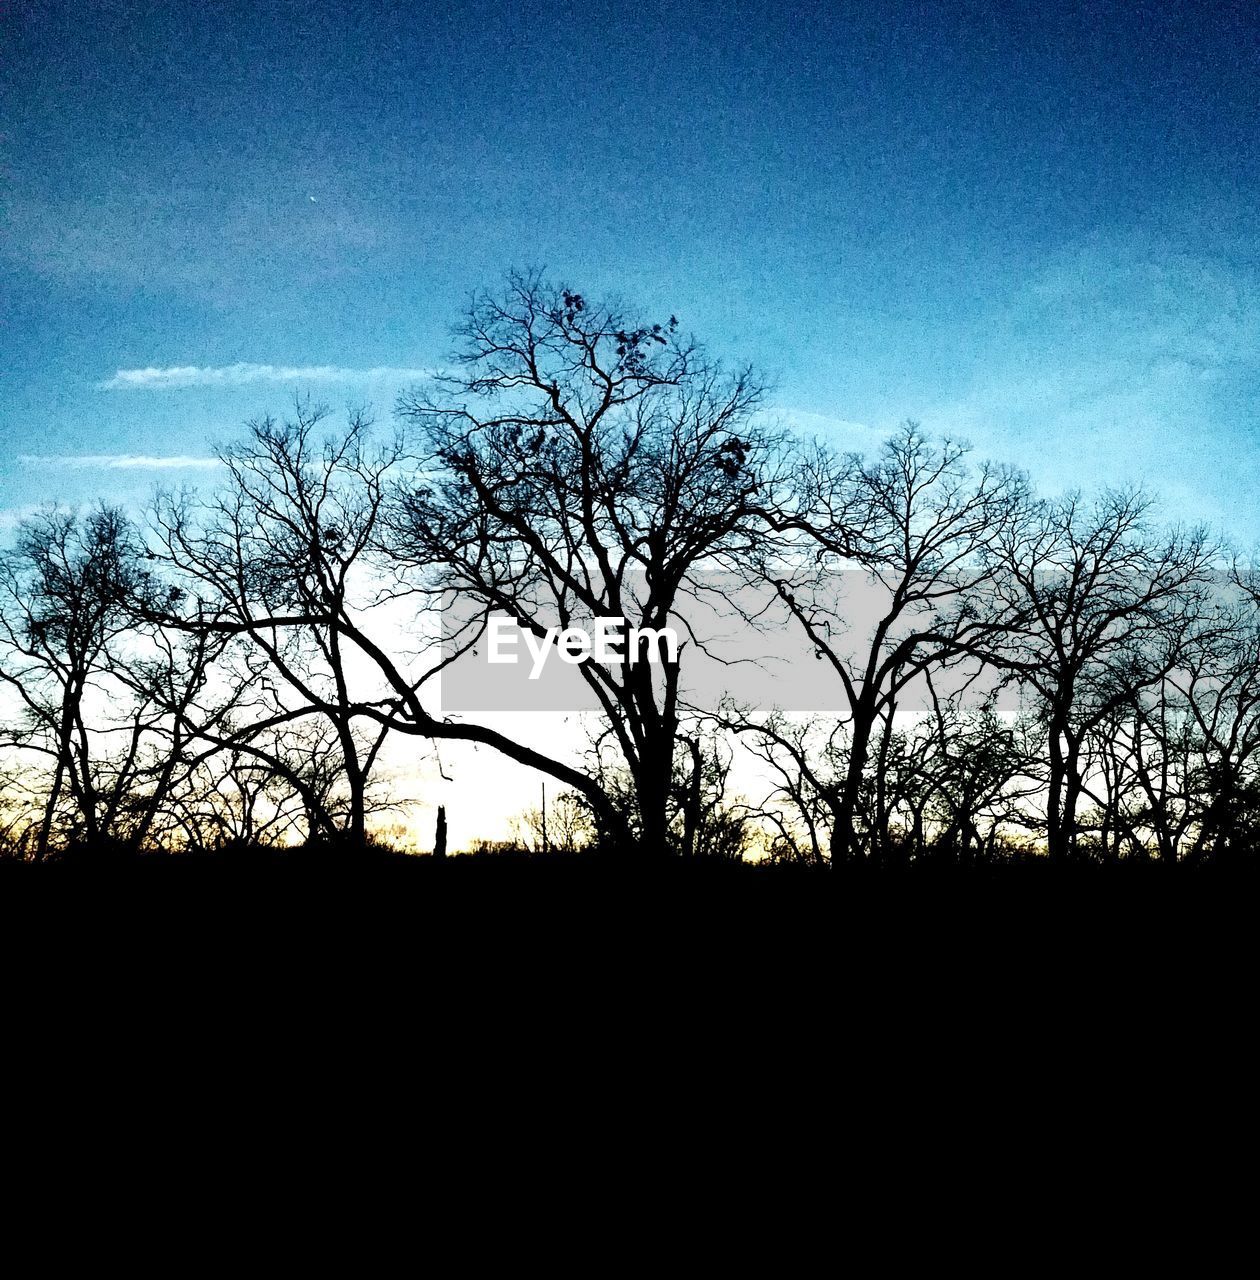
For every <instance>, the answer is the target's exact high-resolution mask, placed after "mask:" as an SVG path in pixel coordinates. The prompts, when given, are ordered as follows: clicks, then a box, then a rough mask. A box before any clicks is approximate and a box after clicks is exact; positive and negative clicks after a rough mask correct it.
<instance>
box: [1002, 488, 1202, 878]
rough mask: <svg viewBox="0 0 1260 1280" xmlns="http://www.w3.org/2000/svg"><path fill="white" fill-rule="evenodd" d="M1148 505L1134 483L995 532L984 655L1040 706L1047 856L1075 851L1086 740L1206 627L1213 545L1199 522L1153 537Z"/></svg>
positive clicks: (1058, 504) (1032, 512)
mask: <svg viewBox="0 0 1260 1280" xmlns="http://www.w3.org/2000/svg"><path fill="white" fill-rule="evenodd" d="M1151 508H1152V501H1151V499H1150V498H1149V497H1147V496H1146V495H1144V494H1142V493H1140V492H1138V491H1124V492H1117V491H1110V490H1109V491H1106V492H1104V493H1103V494H1101V495H1100V496H1099V497H1098V498H1097V499H1096V500H1094V501H1093V502H1086V501H1085V500H1084V499H1083V498H1081V497H1080V496H1079V495H1078V494H1072V495H1069V496H1068V497H1066V498H1062V499H1057V500H1053V501H1050V500H1043V501H1040V502H1036V503H1033V504H1031V505H1030V506H1029V507H1028V508H1027V511H1026V514H1025V516H1024V518H1023V519H1022V520H1021V521H1020V523H1018V524H1015V525H1012V524H1004V525H1002V526H1001V528H1000V537H1001V544H1000V556H1001V565H1002V570H1003V571H1002V572H1001V573H1000V574H995V575H994V576H993V577H992V579H991V580H990V581H991V584H992V596H993V600H994V602H995V604H996V614H997V615H1000V616H1001V617H1002V619H1003V629H1002V630H998V629H995V630H994V631H993V632H992V633H991V635H990V640H989V645H990V657H991V658H992V659H993V660H994V661H995V662H999V663H1001V664H1002V665H1003V666H1004V667H1005V668H1006V669H1007V670H1008V671H1009V672H1012V673H1013V674H1014V675H1015V676H1016V677H1017V678H1018V679H1019V680H1020V681H1021V682H1022V683H1023V684H1024V685H1025V686H1026V687H1027V688H1029V689H1030V690H1032V691H1033V692H1034V693H1035V695H1036V698H1037V700H1038V703H1039V706H1040V711H1041V714H1042V716H1043V723H1044V732H1045V743H1046V754H1047V762H1046V797H1045V804H1046V839H1047V845H1048V848H1049V851H1050V853H1051V855H1052V856H1053V857H1056V858H1067V857H1070V856H1072V854H1073V853H1074V852H1075V851H1076V847H1077V832H1078V817H1077V808H1078V804H1079V802H1080V800H1081V797H1082V794H1083V792H1084V789H1085V785H1086V767H1085V766H1086V758H1085V754H1084V752H1085V748H1086V743H1087V736H1088V735H1089V734H1090V732H1091V731H1092V730H1093V729H1095V728H1096V727H1097V726H1099V725H1101V724H1103V723H1105V722H1106V721H1107V720H1108V718H1109V717H1111V716H1112V715H1113V714H1114V713H1115V712H1116V711H1117V710H1118V709H1119V708H1123V707H1125V706H1130V707H1132V706H1133V705H1135V700H1136V699H1137V698H1138V696H1139V695H1140V694H1141V693H1143V692H1144V691H1148V690H1153V689H1156V688H1158V686H1159V685H1160V683H1161V682H1162V681H1163V680H1164V678H1165V677H1166V676H1167V675H1168V674H1169V673H1170V672H1171V671H1172V670H1174V668H1175V667H1176V666H1177V664H1178V662H1179V661H1180V659H1181V657H1182V655H1183V654H1184V653H1185V652H1186V651H1187V646H1188V645H1189V644H1190V643H1191V641H1192V639H1193V637H1194V636H1195V634H1196V632H1197V631H1198V629H1199V628H1200V627H1201V626H1202V625H1205V622H1204V614H1203V608H1204V600H1205V593H1206V589H1207V586H1208V584H1209V582H1210V569H1211V564H1212V560H1213V557H1214V555H1215V554H1216V549H1215V548H1214V546H1213V544H1212V543H1211V541H1210V540H1209V538H1208V536H1207V534H1206V533H1205V532H1204V531H1203V530H1201V529H1196V530H1191V531H1189V532H1173V533H1171V534H1161V533H1160V532H1159V531H1158V530H1157V529H1156V528H1155V527H1154V525H1153V522H1152V520H1151ZM1206 625H1210V622H1209V623H1206Z"/></svg>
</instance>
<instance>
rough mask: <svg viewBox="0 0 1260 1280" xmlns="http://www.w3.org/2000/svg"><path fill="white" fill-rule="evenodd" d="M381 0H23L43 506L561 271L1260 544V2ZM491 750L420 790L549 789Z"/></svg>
mask: <svg viewBox="0 0 1260 1280" xmlns="http://www.w3.org/2000/svg"><path fill="white" fill-rule="evenodd" d="M340 7H341V6H333V5H331V4H292V3H283V2H273V3H268V4H258V5H234V4H230V3H215V4H206V3H204V2H198V3H195V4H182V3H177V2H175V0H167V2H165V3H153V4H143V3H127V4H122V3H109V2H108V0H92V3H74V4H60V3H23V2H22V0H9V3H7V4H5V5H3V6H2V7H0V33H2V35H0V40H2V49H0V93H2V95H3V99H2V110H0V121H2V125H0V127H2V129H3V138H2V139H0V146H2V147H3V160H4V167H3V193H2V196H3V208H2V211H0V321H2V323H0V433H3V434H2V442H3V448H2V449H0V537H3V536H4V530H5V529H6V528H10V529H11V528H12V526H13V524H14V523H15V521H16V520H17V519H19V518H20V516H21V515H22V513H23V512H25V511H28V510H30V509H31V508H32V506H35V505H37V504H39V503H40V502H43V501H47V500H50V499H60V500H63V501H71V502H84V501H88V500H91V499H94V498H97V497H105V498H110V499H115V500H123V501H139V500H141V499H142V498H143V497H144V496H145V494H147V492H148V491H149V490H150V489H151V488H152V486H153V485H154V484H155V483H157V482H159V481H162V482H165V483H171V482H178V481H198V480H199V481H201V482H209V481H211V480H212V479H213V475H214V472H213V470H212V469H210V468H207V467H205V466H198V465H195V464H196V462H197V460H199V459H206V458H207V457H208V455H209V451H210V448H211V446H212V444H213V443H214V442H216V441H221V440H226V439H228V438H230V437H231V436H232V434H233V433H234V432H235V431H236V430H237V429H238V428H239V425H240V424H241V423H242V422H243V421H244V420H245V419H247V418H249V417H251V416H254V415H257V414H259V413H262V412H265V411H267V410H272V411H275V412H283V410H284V408H285V405H286V403H291V400H292V396H293V394H294V393H295V391H309V392H311V393H313V394H314V395H315V396H316V397H317V398H319V399H323V400H326V401H327V402H329V403H330V404H331V405H332V406H334V407H335V408H340V407H341V406H343V405H347V404H353V405H361V404H364V403H370V404H373V405H375V406H376V408H377V410H378V416H379V417H380V418H382V419H388V416H389V413H390V409H391V406H392V404H393V402H394V399H395V397H396V395H397V393H398V391H399V389H400V388H401V386H402V385H403V384H405V383H407V382H409V381H411V380H412V379H414V378H415V377H417V376H419V374H420V372H421V371H423V370H425V369H427V368H430V367H433V366H434V365H437V364H440V363H441V362H442V361H443V358H444V356H445V355H446V353H447V351H448V347H449V337H448V328H449V325H450V324H451V323H452V322H453V321H454V320H455V319H456V318H457V316H458V313H459V311H460V309H461V307H462V305H463V302H464V299H465V298H466V296H467V294H468V293H469V291H470V290H472V289H473V288H476V287H479V286H483V285H486V284H491V283H493V282H495V281H496V280H497V279H498V278H499V277H500V276H501V275H502V273H503V272H504V271H505V270H506V269H507V268H508V267H510V266H513V265H517V266H528V265H545V266H547V267H548V268H549V269H550V271H551V272H552V273H553V275H555V276H557V277H559V278H560V279H562V280H563V281H564V282H566V283H568V284H570V285H571V286H572V287H575V288H578V289H580V290H582V291H584V292H588V293H599V292H602V291H607V290H615V291H619V292H621V293H623V294H625V295H626V296H627V297H630V298H634V299H639V300H641V301H642V303H643V304H644V305H645V306H646V307H647V308H648V309H649V310H650V311H652V312H654V313H655V314H656V315H659V316H665V315H668V314H669V313H670V312H674V313H676V314H677V315H678V316H679V317H680V318H681V320H682V322H683V324H684V327H685V328H688V329H690V330H692V331H694V332H695V333H697V334H698V335H700V336H701V337H703V338H705V339H706V340H707V341H708V342H709V343H710V345H711V346H712V347H713V348H715V349H716V350H717V351H719V352H722V353H726V354H729V355H730V356H732V357H748V358H752V359H754V360H755V361H757V362H758V363H759V364H760V365H761V366H762V367H763V368H764V369H765V370H766V371H767V372H768V373H769V374H771V375H772V376H773V377H774V379H775V380H776V383H777V390H776V392H775V395H774V404H775V406H776V407H777V409H778V410H779V411H780V412H781V413H782V414H783V416H784V417H785V418H786V419H788V420H789V421H792V422H795V423H796V424H797V425H798V426H800V427H802V428H804V429H806V430H809V431H812V432H818V433H822V434H827V435H830V436H832V437H833V438H834V439H836V440H837V441H840V442H841V443H843V444H845V445H846V446H851V445H860V446H864V447H865V446H870V445H871V444H874V443H876V442H878V440H879V439H880V438H881V436H882V434H883V433H884V432H885V431H886V430H887V429H888V428H889V427H891V426H892V425H894V424H895V423H896V422H897V421H899V420H900V419H902V418H904V417H916V418H919V419H920V420H921V421H922V422H923V423H924V424H925V425H926V426H927V427H929V428H930V429H932V430H935V431H947V430H948V431H954V432H960V433H963V434H965V435H967V436H969V437H970V438H971V439H972V440H973V441H974V443H975V444H976V445H977V447H978V448H979V449H980V450H981V451H982V452H983V453H985V454H987V455H989V456H993V457H996V458H998V459H1000V460H1003V461H1010V462H1014V463H1018V464H1020V465H1023V466H1025V467H1027V468H1028V469H1029V470H1030V471H1031V472H1032V473H1033V475H1034V477H1035V478H1036V479H1037V480H1038V481H1039V482H1040V483H1041V484H1042V486H1043V487H1045V488H1047V489H1051V488H1061V487H1065V486H1069V485H1082V486H1086V487H1089V486H1092V485H1096V484H1099V483H1103V482H1111V483H1119V482H1123V481H1126V480H1133V479H1143V480H1145V481H1147V482H1148V483H1149V484H1150V485H1152V486H1153V487H1155V488H1156V489H1158V490H1160V491H1162V492H1163V493H1164V495H1165V496H1166V498H1167V510H1168V512H1169V514H1170V515H1174V516H1178V517H1184V518H1190V519H1198V518H1205V519H1207V520H1209V521H1211V522H1213V523H1214V524H1216V525H1217V526H1218V527H1220V528H1222V529H1224V530H1227V531H1228V532H1230V533H1231V534H1232V536H1234V537H1235V538H1236V539H1237V540H1238V541H1240V542H1241V543H1243V544H1249V543H1251V542H1253V541H1260V518H1257V514H1256V505H1255V502H1254V500H1253V495H1254V493H1255V490H1256V482H1257V479H1258V478H1260V477H1258V466H1257V457H1258V450H1257V432H1258V429H1260V287H1258V286H1260V258H1258V254H1257V245H1258V244H1260V237H1258V235H1257V233H1258V231H1260V212H1258V211H1260V155H1258V149H1257V144H1258V140H1260V65H1258V58H1260V5H1257V4H1256V3H1255V2H1254V0H1237V2H1236V3H1229V2H1227V0H1214V2H1212V3H1209V2H1207V0H1203V2H1201V3H1197V4H1184V5H1179V4H1176V3H1159V4H1156V3H1139V2H1137V0H1133V2H1131V3H1126V4H1114V3H1094V4H1083V3H1080V4H1067V3H1059V2H1057V0H1047V2H1046V3H1041V4H1038V5H1035V6H1033V5H1028V6H1024V5H1016V4H1002V5H998V4H993V5H988V4H981V3H949V2H948V0H931V2H928V0H922V2H919V3H887V4H880V3H876V2H874V0H863V3H858V4H850V3H832V4H822V3H816V4H812V5H793V4H790V3H782V2H780V3H773V4H764V5H760V4H723V5H708V6H706V5H701V4H689V3H686V2H685V0H682V2H677V3H669V4H660V3H652V2H641V3H636V4H633V5H626V4H616V5H606V4H603V3H599V2H598V0H585V2H584V3H581V4H571V5H561V4H534V5H524V4H507V3H500V4H460V3H452V4H445V5H440V6H439V5H426V4H409V5H408V4H384V3H357V4H355V5H347V6H344V8H345V9H346V10H347V11H348V12H346V13H337V12H335V10H336V9H338V8H340ZM172 369H174V370H180V371H182V372H178V373H171V372H169V371H170V370H172ZM145 371H158V372H156V373H154V372H145ZM500 727H504V728H507V729H508V731H509V732H511V731H513V729H512V728H511V727H510V726H507V725H502V726H500ZM517 728H519V726H517ZM554 731H555V727H554V726H552V728H551V729H550V730H549V729H548V728H547V726H545V725H543V726H541V727H540V728H539V732H540V733H542V734H544V735H545V734H546V733H548V732H554ZM525 736H526V737H527V738H529V737H532V736H534V735H533V734H532V733H527V734H526V735H525ZM458 752H459V749H458V748H451V750H450V752H449V753H448V755H447V762H448V767H449V766H450V764H451V760H452V758H453V757H455V756H457V755H458ZM462 776H463V778H464V779H465V781H464V782H462V783H459V784H446V783H441V784H440V785H438V784H436V783H435V782H434V779H433V776H432V773H431V771H430V772H429V776H428V778H427V781H425V780H422V781H421V783H418V784H417V785H418V786H419V789H420V791H421V792H422V793H423V795H424V798H425V805H426V806H431V805H432V804H435V803H437V802H439V801H443V800H444V801H445V802H446V803H448V805H451V807H452V814H453V818H452V839H453V840H454V841H456V842H457V843H458V842H459V841H462V840H466V839H468V838H470V837H471V835H473V834H476V833H477V832H476V831H474V829H473V826H472V821H473V819H472V817H470V816H469V815H473V816H476V817H477V820H478V822H479V823H480V824H481V826H480V830H481V833H482V834H485V833H486V831H487V827H486V824H487V823H489V824H490V827H491V828H493V827H494V825H495V824H496V823H498V824H499V826H500V829H501V830H502V828H503V824H505V823H506V822H507V820H508V817H509V816H510V814H511V813H514V812H516V811H519V809H520V808H521V807H523V805H525V804H528V803H531V802H535V801H536V799H537V786H538V779H537V776H536V775H532V774H530V773H528V771H524V770H520V769H515V768H509V767H503V768H501V769H500V768H491V767H489V766H487V765H486V764H485V762H482V764H481V765H479V766H478V768H476V769H472V770H465V771H463V773H462ZM492 776H493V777H494V778H495V782H494V785H493V788H491V786H490V784H489V783H488V782H487V779H488V778H490V777H492ZM458 786H465V787H469V788H471V789H470V790H468V791H466V792H464V793H460V792H459V791H458V789H457V787H458ZM490 790H493V791H494V794H495V796H496V797H497V801H496V804H495V805H491V806H490V807H492V808H495V809H496V812H495V813H494V814H491V813H490V812H489V810H488V808H487V805H489V804H490V802H489V801H488V800H487V799H486V798H485V797H486V796H487V795H488V793H489V791H490ZM425 812H426V813H427V812H428V810H427V808H426V810H425ZM424 821H425V822H426V823H427V822H430V821H431V815H429V816H428V817H425V818H424ZM426 829H427V827H426ZM491 833H493V831H492V832H491Z"/></svg>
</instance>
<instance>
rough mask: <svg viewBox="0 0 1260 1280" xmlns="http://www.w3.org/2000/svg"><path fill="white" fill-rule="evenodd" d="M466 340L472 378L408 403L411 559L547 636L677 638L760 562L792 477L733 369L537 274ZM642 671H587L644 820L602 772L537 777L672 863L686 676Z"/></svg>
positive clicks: (660, 328)
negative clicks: (585, 632)
mask: <svg viewBox="0 0 1260 1280" xmlns="http://www.w3.org/2000/svg"><path fill="white" fill-rule="evenodd" d="M458 332H459V336H460V338H461V339H462V342H463V346H462V349H461V351H460V353H459V356H458V361H459V363H460V364H461V365H462V366H463V368H462V371H461V372H459V373H455V374H450V375H447V376H444V377H441V378H438V379H437V380H436V381H435V384H434V386H433V387H432V388H431V389H430V390H429V391H428V392H427V393H414V394H409V395H407V396H405V397H404V398H403V399H402V401H401V403H400V413H401V415H402V417H403V418H404V419H405V420H406V421H408V422H410V423H411V424H413V426H414V427H415V429H416V432H417V438H418V443H419V449H420V453H421V455H422V474H423V475H424V477H425V479H424V483H423V484H421V485H415V486H412V487H410V488H409V489H406V490H403V491H400V493H399V501H398V506H397V510H396V517H395V530H396V540H397V541H396V545H397V547H398V551H399V554H400V556H403V557H405V558H407V559H408V560H410V562H411V563H413V564H414V565H417V566H420V567H421V568H423V569H430V568H432V569H436V570H437V571H438V573H439V575H440V578H441V581H442V583H443V585H445V586H447V587H449V588H450V589H452V590H454V591H456V592H458V593H460V594H461V595H462V596H463V597H464V598H465V599H469V600H473V601H475V602H477V604H479V605H480V606H482V607H484V608H485V609H486V610H496V611H501V612H503V613H506V614H507V615H508V616H509V617H511V618H512V619H513V620H514V621H515V622H516V623H517V624H518V625H520V626H521V627H523V628H527V629H530V630H533V631H535V632H539V633H541V632H542V631H544V630H545V629H546V628H547V627H548V626H550V625H557V626H562V627H567V626H569V625H571V624H573V623H575V622H585V623H587V624H588V625H589V623H590V622H591V621H592V620H594V619H597V618H624V619H626V620H627V622H628V623H629V624H630V625H631V626H635V627H641V628H652V629H659V628H662V627H665V626H669V625H671V624H674V623H676V622H677V621H678V607H679V605H680V603H681V602H682V601H683V599H684V598H686V597H687V596H688V595H689V593H692V592H695V591H699V590H701V589H702V582H701V579H702V576H703V575H704V574H705V573H706V572H707V571H710V570H713V569H717V568H722V567H728V566H729V565H730V563H731V562H732V561H737V560H739V559H741V558H742V557H746V556H747V555H748V554H749V549H750V547H751V546H752V545H753V544H754V543H755V541H756V539H757V538H758V536H759V535H760V534H761V533H762V532H763V531H764V530H765V528H766V523H765V519H764V514H763V513H764V511H765V509H766V507H767V505H769V504H771V503H772V500H773V489H774V485H775V482H776V480H777V478H778V465H779V463H778V452H779V441H778V439H777V438H776V437H775V436H773V435H772V434H769V433H767V432H766V431H765V430H764V429H762V428H760V427H758V425H757V423H756V413H757V410H758V408H759V406H760V404H761V401H762V387H761V384H760V383H759V382H758V381H757V379H756V377H755V376H754V374H753V373H752V371H751V370H750V369H747V368H745V369H740V370H735V371H732V372H728V371H726V370H724V369H723V368H722V367H720V366H719V365H718V364H716V363H715V362H713V361H712V360H710V359H709V358H708V357H707V356H706V355H705V353H704V352H703V350H702V349H701V348H700V347H699V346H697V345H696V344H695V343H694V342H692V341H686V340H683V339H682V338H681V337H680V335H679V331H678V325H677V321H676V320H675V318H674V317H672V316H671V317H669V318H668V319H667V320H663V321H661V322H660V323H652V322H649V321H646V320H640V319H637V318H634V317H632V316H631V315H629V314H628V313H627V312H626V311H625V310H624V309H623V308H621V307H620V306H618V305H615V304H607V303H599V302H595V301H593V300H590V299H587V298H585V297H584V296H582V295H581V294H578V293H576V292H573V291H572V290H569V289H566V288H561V287H556V286H553V285H550V284H548V283H546V282H544V281H543V280H542V279H541V278H540V277H538V276H537V275H524V276H522V275H514V276H512V277H511V278H510V280H509V283H508V286H507V288H506V290H505V291H504V292H503V294H502V295H500V296H489V295H480V296H478V297H477V298H476V299H475V300H474V302H473V304H472V306H471V308H470V310H469V313H468V316H467V318H466V320H465V322H464V323H463V325H462V326H461V328H460V329H459V331H458ZM679 625H680V626H681V625H682V624H681V623H680V624H679ZM630 656H631V655H630V654H629V653H628V652H627V653H626V654H625V657H624V660H623V661H622V662H621V663H620V664H616V665H612V666H605V665H601V664H598V663H595V662H589V661H588V662H585V663H583V664H582V666H581V672H582V675H583V677H584V678H585V679H586V681H587V683H588V684H589V685H590V687H591V688H592V689H593V690H594V693H595V696H596V698H597V699H598V701H599V705H600V707H601V709H602V714H603V717H604V721H605V724H606V726H607V728H608V730H609V733H610V736H611V740H612V741H613V742H615V744H616V748H617V750H618V752H619V754H620V758H621V760H622V761H623V762H624V765H625V767H626V769H627V770H628V771H629V775H630V778H631V779H632V782H633V806H632V811H631V812H629V813H626V812H623V811H621V810H619V808H618V805H617V803H616V800H615V798H614V797H613V796H612V795H611V794H610V793H609V792H608V791H607V790H605V789H604V788H603V787H602V786H601V785H600V782H599V779H598V778H597V777H596V776H594V775H593V774H590V773H587V774H583V775H578V776H575V775H574V772H573V771H572V770H571V769H569V768H567V767H566V766H563V765H562V763H561V762H560V761H558V760H545V759H541V758H539V757H535V758H534V759H533V760H532V761H530V763H533V764H534V765H535V767H537V768H540V769H542V770H544V771H545V772H548V773H550V774H552V775H553V776H555V777H557V778H559V779H561V780H562V781H563V782H565V783H566V784H567V785H569V786H571V787H572V788H573V789H574V790H576V791H578V792H579V793H581V794H582V795H583V796H584V797H585V798H586V800H587V802H588V803H589V804H590V805H591V807H592V809H593V810H594V812H595V813H596V814H597V816H598V820H599V823H600V825H601V827H603V828H604V829H605V830H607V831H610V832H611V834H612V835H613V836H614V838H616V839H618V840H619V841H622V842H624V841H625V840H626V839H628V838H629V837H630V836H631V834H632V833H633V834H634V835H635V836H637V840H638V843H639V845H640V846H641V847H642V848H644V849H647V850H651V851H661V850H664V849H666V848H668V847H669V846H670V844H671V840H670V823H671V794H672V789H673V783H672V780H673V777H674V770H675V765H676V751H677V748H678V741H679V739H678V735H679V728H680V721H681V717H682V714H683V708H682V706H681V704H680V686H679V677H680V665H679V662H678V661H669V660H665V661H662V662H661V663H659V664H650V663H648V662H645V661H640V662H637V663H631V662H630V661H629V658H630ZM640 656H644V655H642V654H641V655H640ZM662 656H664V655H662ZM509 754H512V753H511V752H509ZM517 758H520V756H519V754H518V756H517Z"/></svg>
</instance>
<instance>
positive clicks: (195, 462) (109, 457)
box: [18, 453, 221, 471]
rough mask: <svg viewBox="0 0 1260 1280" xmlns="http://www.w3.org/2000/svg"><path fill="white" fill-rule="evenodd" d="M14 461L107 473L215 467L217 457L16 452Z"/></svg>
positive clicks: (218, 463) (31, 465)
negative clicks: (16, 458) (102, 469)
mask: <svg viewBox="0 0 1260 1280" xmlns="http://www.w3.org/2000/svg"><path fill="white" fill-rule="evenodd" d="M18 461H19V462H21V463H24V464H25V465H27V466H29V467H72V468H75V469H83V468H87V467H102V468H104V469H105V470H108V471H125V470H133V469H140V468H146V467H147V468H158V469H162V470H168V469H171V468H179V467H217V466H220V465H221V464H220V462H219V460H218V458H195V457H192V456H190V455H188V454H172V455H169V456H166V457H157V456H154V455H153V454H148V453H62V454H48V453H19V454H18Z"/></svg>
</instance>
